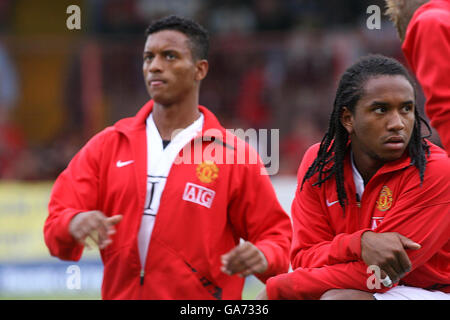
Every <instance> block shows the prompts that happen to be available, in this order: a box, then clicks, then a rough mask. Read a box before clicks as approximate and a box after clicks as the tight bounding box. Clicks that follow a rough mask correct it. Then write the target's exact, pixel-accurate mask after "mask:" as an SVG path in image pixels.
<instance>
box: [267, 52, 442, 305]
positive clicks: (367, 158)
mask: <svg viewBox="0 0 450 320" xmlns="http://www.w3.org/2000/svg"><path fill="white" fill-rule="evenodd" d="M421 124H426V122H425V121H424V120H423V119H422V118H421V117H420V115H419V113H418V111H417V106H416V94H415V87H414V82H413V80H412V79H411V77H410V76H409V74H408V72H407V71H406V69H405V68H404V67H403V66H402V65H401V64H400V63H399V62H398V61H396V60H394V59H391V58H387V57H384V56H381V55H371V56H368V57H364V58H362V59H360V60H359V61H358V62H356V63H355V64H354V65H352V66H351V67H349V68H348V69H347V70H346V71H345V73H344V74H343V76H342V77H341V80H340V82H339V86H338V89H337V92H336V98H335V102H334V109H333V111H332V113H331V117H330V124H329V128H328V131H327V133H326V134H325V136H324V138H323V139H322V142H321V143H320V144H316V145H314V146H312V147H311V148H310V149H309V150H308V151H307V152H306V154H305V156H304V158H303V160H302V163H301V165H300V168H299V171H298V189H297V192H296V194H295V198H294V201H293V203H292V220H293V227H294V236H293V243H292V249H291V264H292V268H293V269H294V271H293V272H291V273H287V274H283V275H279V276H275V277H273V278H270V279H269V280H268V281H267V284H266V291H263V292H261V294H260V295H259V297H260V298H267V297H268V298H270V299H319V298H322V299H374V298H375V299H449V298H450V294H449V293H450V263H449V262H450V261H449V254H450V242H449V240H450V159H449V158H448V157H447V154H446V153H445V152H444V150H442V149H441V148H439V147H437V146H435V145H433V144H432V143H431V142H429V141H427V140H426V139H424V138H423V136H422V133H421ZM426 125H427V124H426ZM427 126H428V125H427ZM428 128H429V127H428ZM372 273H374V274H372ZM266 294H267V295H266Z"/></svg>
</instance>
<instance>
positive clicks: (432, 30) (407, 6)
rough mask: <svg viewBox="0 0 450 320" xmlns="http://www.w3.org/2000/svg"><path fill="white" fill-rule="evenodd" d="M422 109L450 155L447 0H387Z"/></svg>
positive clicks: (449, 21) (449, 13)
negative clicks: (421, 96) (421, 98)
mask: <svg viewBox="0 0 450 320" xmlns="http://www.w3.org/2000/svg"><path fill="white" fill-rule="evenodd" d="M386 4H387V7H388V10H387V11H386V14H387V15H388V16H389V17H390V19H391V20H392V21H393V22H394V25H395V27H396V28H397V31H398V34H399V37H400V40H401V41H402V50H403V53H404V55H405V57H406V59H407V61H408V64H409V66H410V67H411V69H412V71H413V72H414V74H415V75H416V77H417V80H418V81H419V83H420V85H421V86H422V89H423V92H424V94H425V97H426V103H425V112H426V114H427V115H428V117H429V118H430V122H431V125H432V126H433V127H434V128H436V131H437V133H438V134H439V137H440V139H441V143H442V145H443V147H444V149H446V151H447V153H448V154H449V155H450V129H449V128H450V59H449V57H450V0H431V1H428V0H386Z"/></svg>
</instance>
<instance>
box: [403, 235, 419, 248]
mask: <svg viewBox="0 0 450 320" xmlns="http://www.w3.org/2000/svg"><path fill="white" fill-rule="evenodd" d="M398 236H399V238H400V241H401V243H402V245H403V248H405V249H410V250H418V249H420V248H422V246H421V245H420V244H419V243H417V242H414V241H412V240H411V239H409V238H407V237H405V236H402V235H401V234H399V235H398Z"/></svg>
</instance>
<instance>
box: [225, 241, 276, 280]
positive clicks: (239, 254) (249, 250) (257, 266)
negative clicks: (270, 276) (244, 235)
mask: <svg viewBox="0 0 450 320" xmlns="http://www.w3.org/2000/svg"><path fill="white" fill-rule="evenodd" d="M221 259H222V269H221V270H222V272H224V273H226V274H229V275H233V274H238V275H239V276H241V277H246V276H249V275H251V274H253V273H264V272H265V271H266V270H267V266H268V263H267V259H266V257H265V256H264V254H263V253H262V252H261V250H259V249H258V248H257V247H256V246H255V245H254V244H252V243H251V242H248V241H246V242H244V243H241V244H240V245H238V246H236V247H235V248H233V249H232V250H231V251H229V252H228V253H226V254H224V255H222V257H221Z"/></svg>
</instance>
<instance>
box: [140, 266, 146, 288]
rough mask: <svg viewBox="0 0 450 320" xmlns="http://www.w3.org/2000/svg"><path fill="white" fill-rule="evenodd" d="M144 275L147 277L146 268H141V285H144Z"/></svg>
mask: <svg viewBox="0 0 450 320" xmlns="http://www.w3.org/2000/svg"><path fill="white" fill-rule="evenodd" d="M144 277H145V270H144V269H141V275H140V279H141V280H140V284H141V286H142V285H144Z"/></svg>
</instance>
